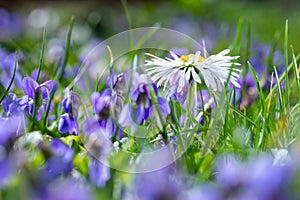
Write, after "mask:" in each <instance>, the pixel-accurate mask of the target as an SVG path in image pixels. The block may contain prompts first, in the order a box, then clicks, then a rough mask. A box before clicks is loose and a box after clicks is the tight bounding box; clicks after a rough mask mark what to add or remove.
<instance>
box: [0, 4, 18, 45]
mask: <svg viewBox="0 0 300 200" xmlns="http://www.w3.org/2000/svg"><path fill="white" fill-rule="evenodd" d="M0 30H1V32H0V40H1V39H8V38H12V37H15V36H17V35H18V34H19V33H20V32H21V30H22V22H21V19H20V17H19V16H17V15H16V14H14V13H9V12H8V11H7V10H5V9H3V8H0Z"/></svg>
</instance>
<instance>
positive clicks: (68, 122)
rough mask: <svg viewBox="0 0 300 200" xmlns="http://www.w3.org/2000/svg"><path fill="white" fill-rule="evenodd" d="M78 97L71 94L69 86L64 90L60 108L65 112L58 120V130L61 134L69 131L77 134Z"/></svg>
mask: <svg viewBox="0 0 300 200" xmlns="http://www.w3.org/2000/svg"><path fill="white" fill-rule="evenodd" d="M78 104H79V99H78V97H77V96H75V95H73V94H72V91H71V90H70V89H69V88H66V90H65V97H64V99H63V101H62V109H63V111H64V112H65V113H64V114H63V115H62V116H61V117H60V120H59V123H58V131H59V132H60V133H62V134H65V133H67V132H69V133H70V134H72V135H78V122H77V110H76V108H77V107H78Z"/></svg>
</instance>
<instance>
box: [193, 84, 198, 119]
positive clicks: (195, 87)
mask: <svg viewBox="0 0 300 200" xmlns="http://www.w3.org/2000/svg"><path fill="white" fill-rule="evenodd" d="M193 89H194V91H193V93H194V117H196V116H197V82H196V81H194V82H193Z"/></svg>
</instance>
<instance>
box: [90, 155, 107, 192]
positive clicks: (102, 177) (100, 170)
mask: <svg viewBox="0 0 300 200" xmlns="http://www.w3.org/2000/svg"><path fill="white" fill-rule="evenodd" d="M89 175H90V180H91V182H92V183H93V184H95V185H96V186H97V187H104V186H105V184H106V182H107V181H108V180H109V179H110V171H109V168H108V167H107V166H105V165H103V164H102V163H101V162H100V161H98V160H96V159H95V158H93V157H91V158H90V162H89Z"/></svg>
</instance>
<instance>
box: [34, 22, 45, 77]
mask: <svg viewBox="0 0 300 200" xmlns="http://www.w3.org/2000/svg"><path fill="white" fill-rule="evenodd" d="M45 45H46V29H45V28H44V31H43V42H42V50H41V56H40V63H39V67H38V73H37V76H36V79H35V80H36V82H38V81H39V77H40V74H41V69H42V66H43V60H44V53H45Z"/></svg>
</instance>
